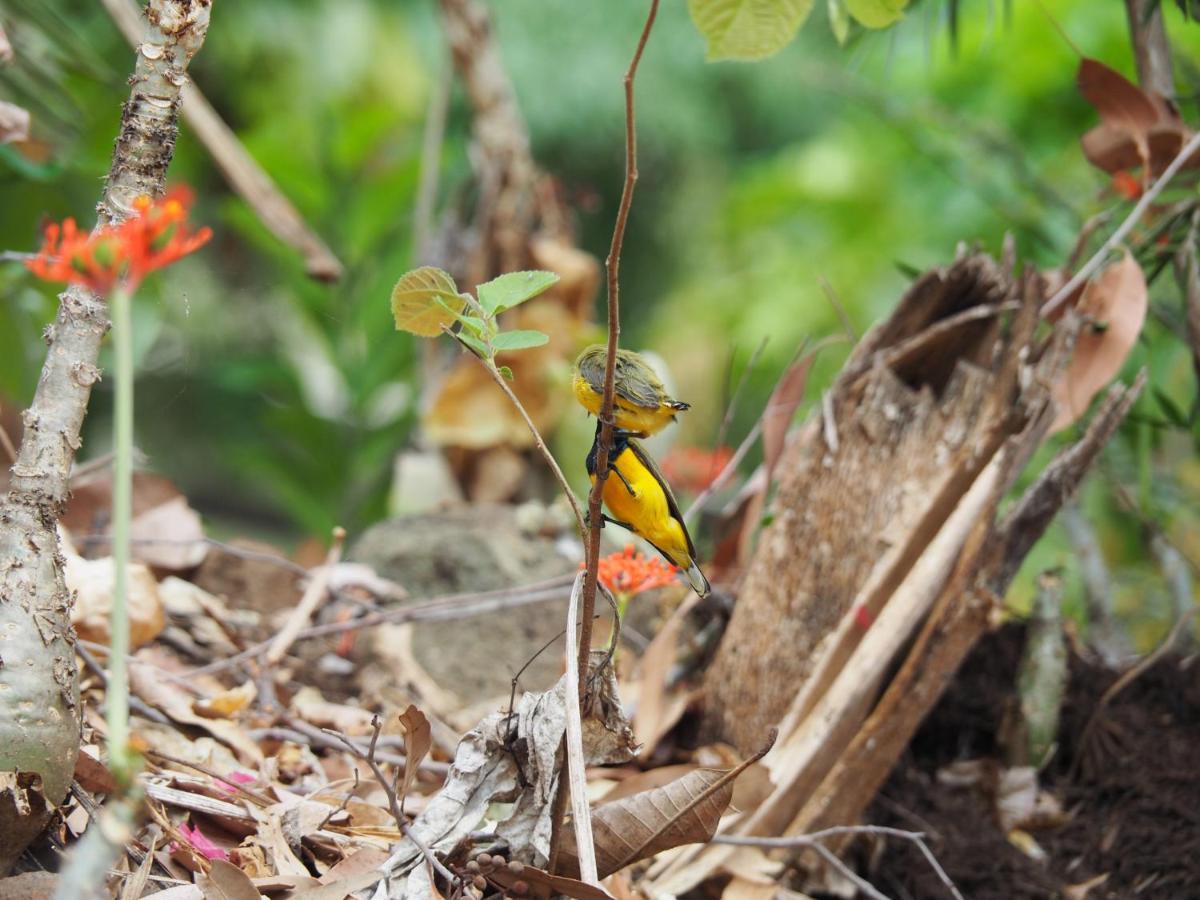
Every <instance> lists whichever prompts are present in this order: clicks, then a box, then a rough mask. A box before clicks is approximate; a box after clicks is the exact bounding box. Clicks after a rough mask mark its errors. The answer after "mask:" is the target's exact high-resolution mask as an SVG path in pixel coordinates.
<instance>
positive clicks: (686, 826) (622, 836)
mask: <svg viewBox="0 0 1200 900" xmlns="http://www.w3.org/2000/svg"><path fill="white" fill-rule="evenodd" d="M774 742H775V735H774V734H772V735H771V739H770V742H769V743H768V744H767V745H766V746H765V747H763V749H762V750H760V751H759V752H758V753H756V754H754V755H753V756H751V757H749V758H748V759H746V760H745V761H743V762H742V763H740V764H739V765H738V766H736V767H735V768H732V769H707V768H705V769H694V770H692V771H690V772H688V773H687V774H686V775H684V776H683V777H682V778H678V779H676V780H675V781H672V782H670V783H669V784H665V785H663V786H662V787H656V788H651V789H650V790H648V791H642V792H640V793H637V794H633V795H631V796H628V797H623V798H622V799H620V800H614V801H613V802H611V803H602V804H600V805H599V806H597V807H596V808H595V809H594V810H592V833H593V835H594V837H595V846H596V868H597V870H598V872H599V874H600V877H601V878H607V877H608V876H609V875H611V874H612V873H613V872H616V871H619V870H620V869H623V868H624V867H625V866H628V865H630V864H632V863H635V862H637V861H638V860H642V859H648V858H649V857H651V856H653V855H654V854H656V853H661V852H662V851H663V850H670V849H671V848H672V847H678V846H680V845H682V844H698V843H703V842H705V841H708V840H710V839H711V838H712V836H713V834H714V833H716V830H717V824H718V823H719V822H720V821H721V816H723V815H724V814H725V810H726V809H728V808H729V804H730V802H731V801H732V800H733V782H734V779H736V778H737V777H738V775H740V774H742V772H744V771H745V770H746V769H747V767H749V766H750V765H752V764H754V763H755V762H757V761H758V760H760V759H761V758H762V757H763V756H764V755H765V754H766V752H767V751H768V750H770V749H771V745H772V744H773V743H774ZM560 859H561V863H560V866H559V867H560V869H561V870H562V871H565V872H568V873H575V872H578V870H579V858H578V855H577V853H576V849H575V835H574V831H573V830H571V829H565V828H564V829H563V841H562V851H561V855H560Z"/></svg>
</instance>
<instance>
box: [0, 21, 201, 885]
mask: <svg viewBox="0 0 1200 900" xmlns="http://www.w3.org/2000/svg"><path fill="white" fill-rule="evenodd" d="M210 5H211V0H150V3H149V4H148V6H147V8H146V11H145V12H146V33H145V38H144V39H143V41H142V43H141V44H140V45H139V47H138V49H137V64H136V68H135V70H134V74H133V78H132V79H131V80H130V83H131V84H132V90H131V93H130V99H129V102H128V103H127V104H126V105H125V109H124V112H123V114H122V117H121V131H120V134H119V135H118V137H117V143H116V148H115V150H114V151H113V161H112V167H111V169H110V171H109V175H108V181H107V183H106V185H105V190H104V193H103V196H102V197H101V199H100V203H99V205H98V207H97V213H98V216H97V220H98V221H97V224H98V225H105V224H109V223H111V222H116V221H120V220H121V219H123V218H124V217H126V216H127V215H128V214H129V213H130V211H131V210H132V208H133V201H134V200H135V199H136V198H137V197H138V196H140V195H142V194H151V195H153V194H158V193H160V192H161V191H162V188H163V179H164V177H165V175H166V170H167V165H168V163H169V162H170V160H171V156H172V153H173V151H174V148H175V138H176V135H177V133H178V125H177V119H178V113H179V92H180V89H181V88H182V86H183V85H184V83H185V82H186V79H187V75H186V70H187V65H188V62H189V61H190V60H191V58H192V55H193V54H194V53H195V52H196V51H197V50H198V49H199V48H200V45H201V44H202V43H203V41H204V35H205V33H206V31H207V29H208V16H209V7H210ZM107 330H108V310H107V306H106V304H105V302H104V299H103V298H101V297H98V296H96V295H95V294H93V293H91V292H90V291H88V290H85V289H83V288H79V287H74V286H73V287H70V288H68V289H67V290H66V291H64V292H63V293H62V294H61V295H60V297H59V309H58V315H57V317H56V318H55V321H54V323H53V324H52V325H51V326H50V327H49V328H48V329H47V330H46V344H47V351H46V362H45V364H44V366H43V368H42V374H41V378H40V380H39V381H38V386H37V391H36V393H35V395H34V399H33V403H32V404H31V405H30V407H29V409H28V410H26V412H25V415H24V436H23V439H22V441H21V447H20V450H19V453H18V457H17V461H16V463H15V464H14V465H13V467H12V480H11V483H10V488H9V493H8V496H7V497H6V498H5V500H4V502H3V503H2V504H0V835H3V836H4V840H2V841H0V874H2V873H3V872H5V871H7V869H8V868H9V867H10V866H11V865H12V863H13V862H14V861H15V859H16V858H17V856H19V855H20V853H21V852H22V851H23V850H24V848H25V846H27V845H28V843H29V841H31V840H32V839H33V838H34V837H36V836H37V834H38V832H39V831H40V830H41V829H42V827H44V825H45V821H46V818H47V816H48V815H49V811H50V809H51V808H52V806H53V805H54V804H58V803H60V802H61V801H62V799H63V797H65V796H66V793H67V789H68V788H69V786H70V783H71V778H72V775H73V773H74V767H75V757H76V756H77V754H78V752H79V737H80V710H79V680H78V672H77V669H76V664H75V654H74V640H75V636H74V632H73V630H72V629H71V624H70V605H71V597H70V594H69V592H68V591H67V588H66V584H65V583H64V581H63V559H62V555H61V553H60V552H59V546H58V535H57V531H56V523H57V521H58V517H59V515H61V513H62V511H63V506H64V504H65V503H66V500H67V496H68V479H69V477H70V472H71V464H72V461H73V460H74V458H75V451H76V450H77V449H78V448H79V432H80V427H81V426H82V424H83V419H84V416H85V415H86V414H87V403H88V398H89V396H90V395H91V389H92V385H93V384H95V383H96V382H97V381H98V380H99V379H100V370H99V369H98V368H97V365H96V362H97V359H98V357H99V353H100V343H101V341H102V339H103V337H104V334H105V332H106V331H107Z"/></svg>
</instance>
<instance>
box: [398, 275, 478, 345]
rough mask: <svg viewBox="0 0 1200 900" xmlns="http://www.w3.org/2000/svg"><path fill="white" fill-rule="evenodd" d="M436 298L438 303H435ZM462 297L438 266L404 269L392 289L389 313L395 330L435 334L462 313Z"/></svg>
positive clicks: (429, 335) (422, 334)
mask: <svg viewBox="0 0 1200 900" xmlns="http://www.w3.org/2000/svg"><path fill="white" fill-rule="evenodd" d="M439 301H440V302H439ZM466 302H467V301H466V299H465V298H463V297H462V296H461V295H460V294H459V293H458V286H457V285H455V283H454V279H453V278H451V277H450V276H449V275H448V274H447V273H445V272H443V271H442V270H441V269H437V268H434V267H433V266H422V267H421V268H419V269H413V270H412V271H411V272H406V273H405V274H404V275H403V276H402V277H401V278H400V280H399V281H397V282H396V286H395V287H394V288H392V316H394V317H395V319H396V328H397V330H399V331H408V332H411V333H412V334H419V335H420V336H421V337H437V336H438V335H439V334H441V333H442V328H443V327H444V326H447V325H450V324H451V323H453V322H454V320H455V319H456V318H457V317H458V313H460V312H462V310H463V307H464V306H465V305H466Z"/></svg>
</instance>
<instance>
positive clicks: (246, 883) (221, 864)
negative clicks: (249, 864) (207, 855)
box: [196, 859, 259, 900]
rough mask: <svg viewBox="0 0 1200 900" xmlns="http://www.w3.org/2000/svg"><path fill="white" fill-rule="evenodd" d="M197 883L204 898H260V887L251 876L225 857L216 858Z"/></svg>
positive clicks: (226, 899) (227, 899)
mask: <svg viewBox="0 0 1200 900" xmlns="http://www.w3.org/2000/svg"><path fill="white" fill-rule="evenodd" d="M196 884H197V886H198V887H199V888H200V890H201V891H202V892H203V893H204V900H259V894H258V888H256V887H255V886H254V882H252V881H251V880H250V876H249V875H247V874H246V873H245V872H243V871H242V870H241V869H239V868H238V867H237V866H235V865H234V864H233V863H230V862H226V861H225V860H223V859H214V860H213V861H212V868H211V869H209V870H208V875H207V876H205V875H201V876H199V877H198V878H197V879H196Z"/></svg>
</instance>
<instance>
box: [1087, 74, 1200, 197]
mask: <svg viewBox="0 0 1200 900" xmlns="http://www.w3.org/2000/svg"><path fill="white" fill-rule="evenodd" d="M1077 82H1078V85H1079V92H1080V93H1081V94H1082V95H1083V97H1084V99H1086V100H1087V101H1088V102H1089V103H1091V104H1092V106H1094V107H1095V108H1096V111H1097V112H1098V113H1099V114H1100V124H1099V125H1097V126H1096V127H1095V128H1093V129H1091V130H1090V131H1088V132H1087V133H1086V134H1085V135H1084V136H1083V138H1082V139H1081V141H1080V143H1081V144H1082V146H1083V154H1084V156H1086V157H1087V159H1088V162H1090V163H1091V164H1092V165H1094V166H1096V167H1097V168H1098V169H1102V170H1103V171H1105V172H1109V173H1116V172H1120V171H1127V170H1130V169H1136V168H1138V167H1139V166H1142V165H1145V164H1146V163H1149V168H1150V171H1151V172H1152V173H1154V174H1156V175H1157V174H1160V173H1161V172H1162V171H1163V169H1165V168H1166V167H1167V166H1168V165H1169V164H1170V162H1171V160H1173V159H1174V158H1175V157H1176V156H1178V155H1179V151H1180V150H1182V149H1183V145H1184V144H1185V143H1186V142H1187V141H1188V139H1189V138H1190V137H1191V135H1192V131H1191V129H1189V128H1188V127H1187V125H1186V124H1184V122H1183V119H1181V118H1180V116H1179V113H1178V111H1177V110H1176V109H1175V108H1174V107H1173V106H1171V105H1170V104H1169V103H1167V102H1166V101H1165V100H1163V98H1161V97H1159V96H1158V95H1157V94H1152V93H1148V92H1146V91H1143V90H1142V89H1141V88H1139V87H1138V86H1137V85H1135V84H1133V83H1132V82H1131V81H1129V79H1127V78H1126V77H1125V76H1124V75H1122V74H1121V73H1120V72H1117V71H1115V70H1113V69H1111V68H1109V67H1108V66H1106V65H1104V63H1102V62H1098V61H1097V60H1094V59H1086V58H1085V59H1083V60H1082V61H1081V62H1080V64H1079V75H1078V77H1077ZM1187 165H1188V166H1196V165H1200V155H1197V156H1195V157H1193V158H1192V159H1190V160H1189V161H1188V162H1187Z"/></svg>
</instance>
